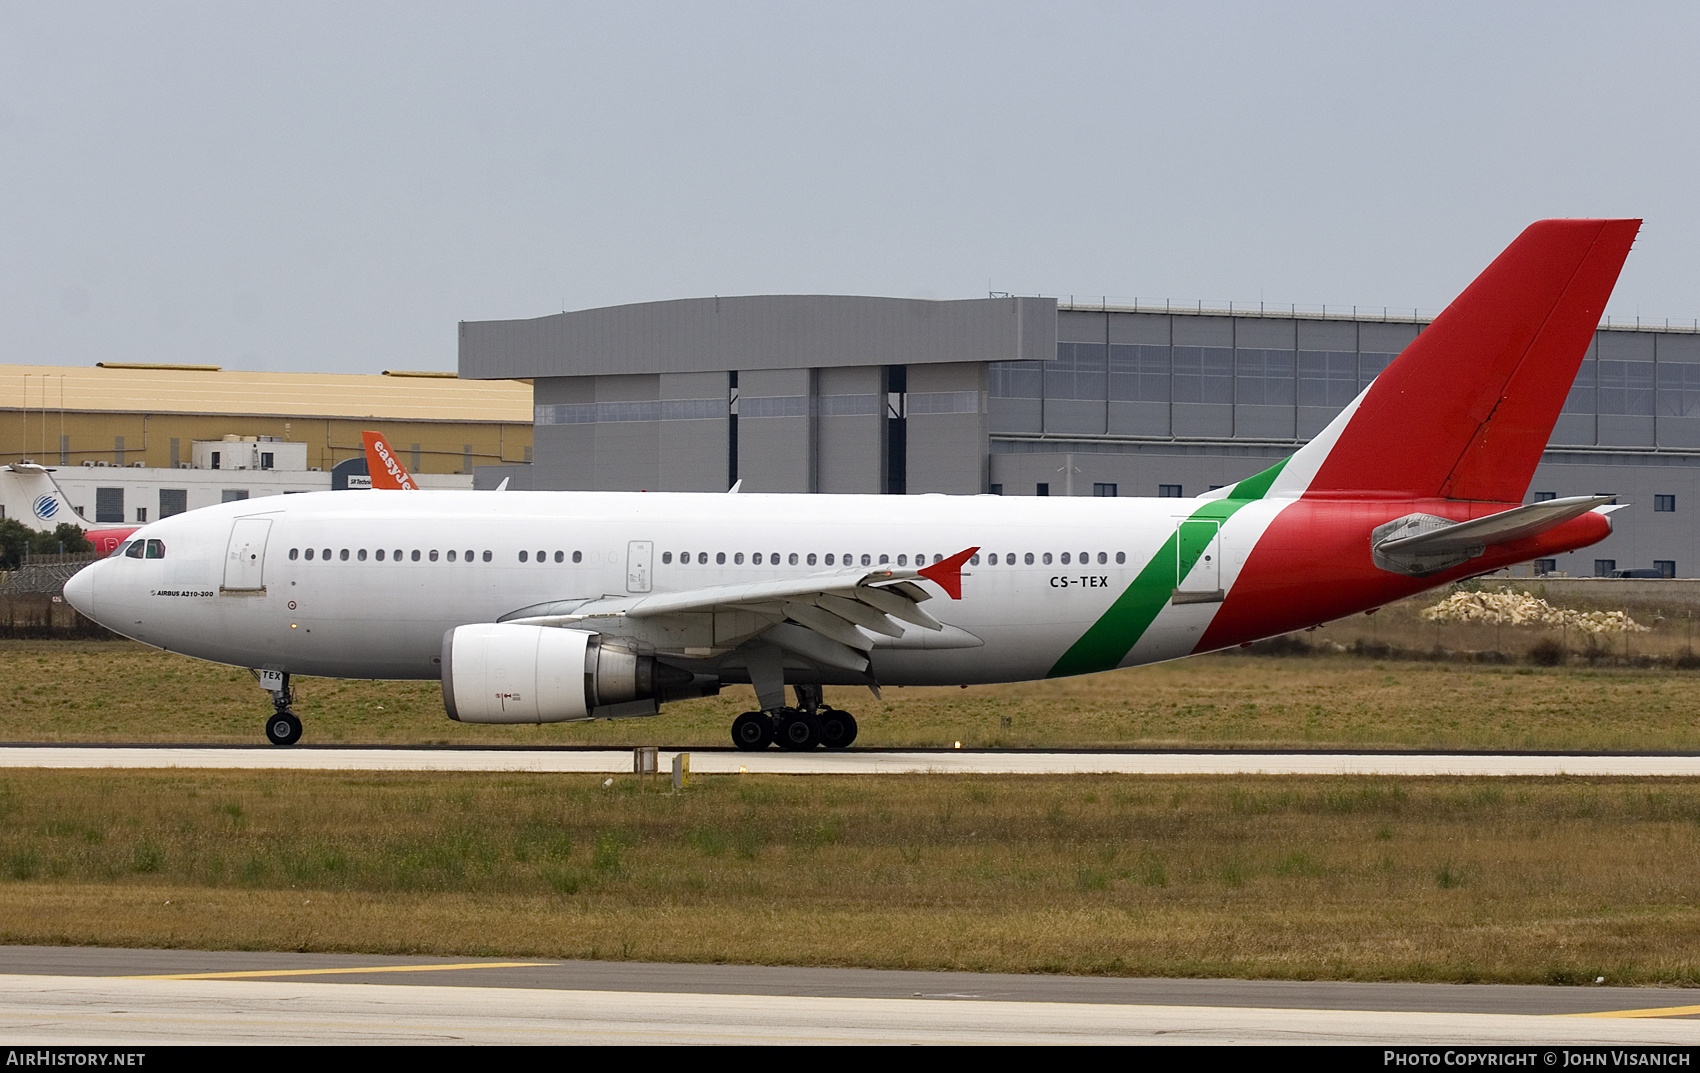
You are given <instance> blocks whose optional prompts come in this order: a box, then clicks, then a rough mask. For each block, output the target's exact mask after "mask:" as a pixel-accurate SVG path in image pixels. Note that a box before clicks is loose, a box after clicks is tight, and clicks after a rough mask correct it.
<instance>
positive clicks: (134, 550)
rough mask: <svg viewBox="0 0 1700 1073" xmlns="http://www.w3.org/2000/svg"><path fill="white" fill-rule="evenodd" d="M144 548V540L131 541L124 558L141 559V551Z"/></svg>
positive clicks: (145, 544)
mask: <svg viewBox="0 0 1700 1073" xmlns="http://www.w3.org/2000/svg"><path fill="white" fill-rule="evenodd" d="M146 546H147V541H145V540H132V541H130V542H129V549H130V550H128V551H126V552H125V553H124V556H125V557H126V558H129V559H140V558H141V557H142V549H143V548H144V547H146Z"/></svg>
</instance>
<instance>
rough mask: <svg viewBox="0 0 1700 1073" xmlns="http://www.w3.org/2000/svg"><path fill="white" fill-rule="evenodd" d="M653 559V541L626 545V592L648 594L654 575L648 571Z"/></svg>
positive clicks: (641, 541) (635, 541)
mask: <svg viewBox="0 0 1700 1073" xmlns="http://www.w3.org/2000/svg"><path fill="white" fill-rule="evenodd" d="M654 558H655V542H654V541H653V540H633V541H629V542H628V543H627V544H626V591H627V592H648V591H649V586H650V583H651V581H652V579H653V577H654V575H653V574H652V573H651V571H650V567H651V566H652V565H653V564H652V562H651V560H653V559H654Z"/></svg>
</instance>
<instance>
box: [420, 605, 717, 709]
mask: <svg viewBox="0 0 1700 1073" xmlns="http://www.w3.org/2000/svg"><path fill="white" fill-rule="evenodd" d="M660 673H661V675H662V677H663V678H664V679H666V680H668V681H670V680H671V679H672V678H674V677H680V676H682V677H683V678H684V680H685V681H689V680H690V679H691V676H690V675H689V674H688V673H686V672H684V671H680V670H678V669H676V668H673V667H668V666H666V665H661V667H660ZM656 675H657V665H656V662H655V657H653V656H646V655H642V654H640V653H639V652H637V651H636V650H635V649H633V648H630V647H628V646H627V645H626V644H625V643H622V642H621V641H620V640H619V639H617V638H604V637H603V636H602V635H600V634H596V633H590V632H587V631H585V630H568V629H562V628H559V627H554V626H519V625H508V624H503V623H495V622H488V623H478V624H476V625H472V626H458V627H456V628H455V629H452V630H450V631H449V632H448V633H446V634H444V635H443V707H444V708H446V709H448V713H449V718H450V719H455V720H458V721H460V722H463V723H563V722H567V721H568V720H573V719H590V718H593V717H594V714H595V712H596V709H598V708H607V707H608V706H609V705H613V704H621V703H624V702H626V701H633V700H645V699H648V698H652V697H655V696H656V695H657V689H656V687H657V685H658V683H657V681H656ZM653 712H654V709H653V708H651V709H650V710H649V711H648V712H644V713H629V714H653Z"/></svg>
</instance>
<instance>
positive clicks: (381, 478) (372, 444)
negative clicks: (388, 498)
mask: <svg viewBox="0 0 1700 1073" xmlns="http://www.w3.org/2000/svg"><path fill="white" fill-rule="evenodd" d="M360 438H361V439H362V440H364V441H365V442H366V472H368V473H370V474H371V475H372V487H373V488H407V489H416V488H418V487H419V485H418V484H416V483H414V480H413V475H412V474H410V473H408V472H407V467H406V466H403V465H402V464H401V459H399V458H397V457H396V456H395V452H394V451H392V450H390V445H389V444H388V443H387V442H385V440H384V436H383V433H381V432H362V433H361V434H360ZM414 461H415V462H417V461H418V459H415V460H414Z"/></svg>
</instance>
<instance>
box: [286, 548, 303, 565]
mask: <svg viewBox="0 0 1700 1073" xmlns="http://www.w3.org/2000/svg"><path fill="white" fill-rule="evenodd" d="M300 557H301V549H300V548H290V549H289V560H290V561H291V562H294V561H295V560H296V559H299V558H300Z"/></svg>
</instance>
